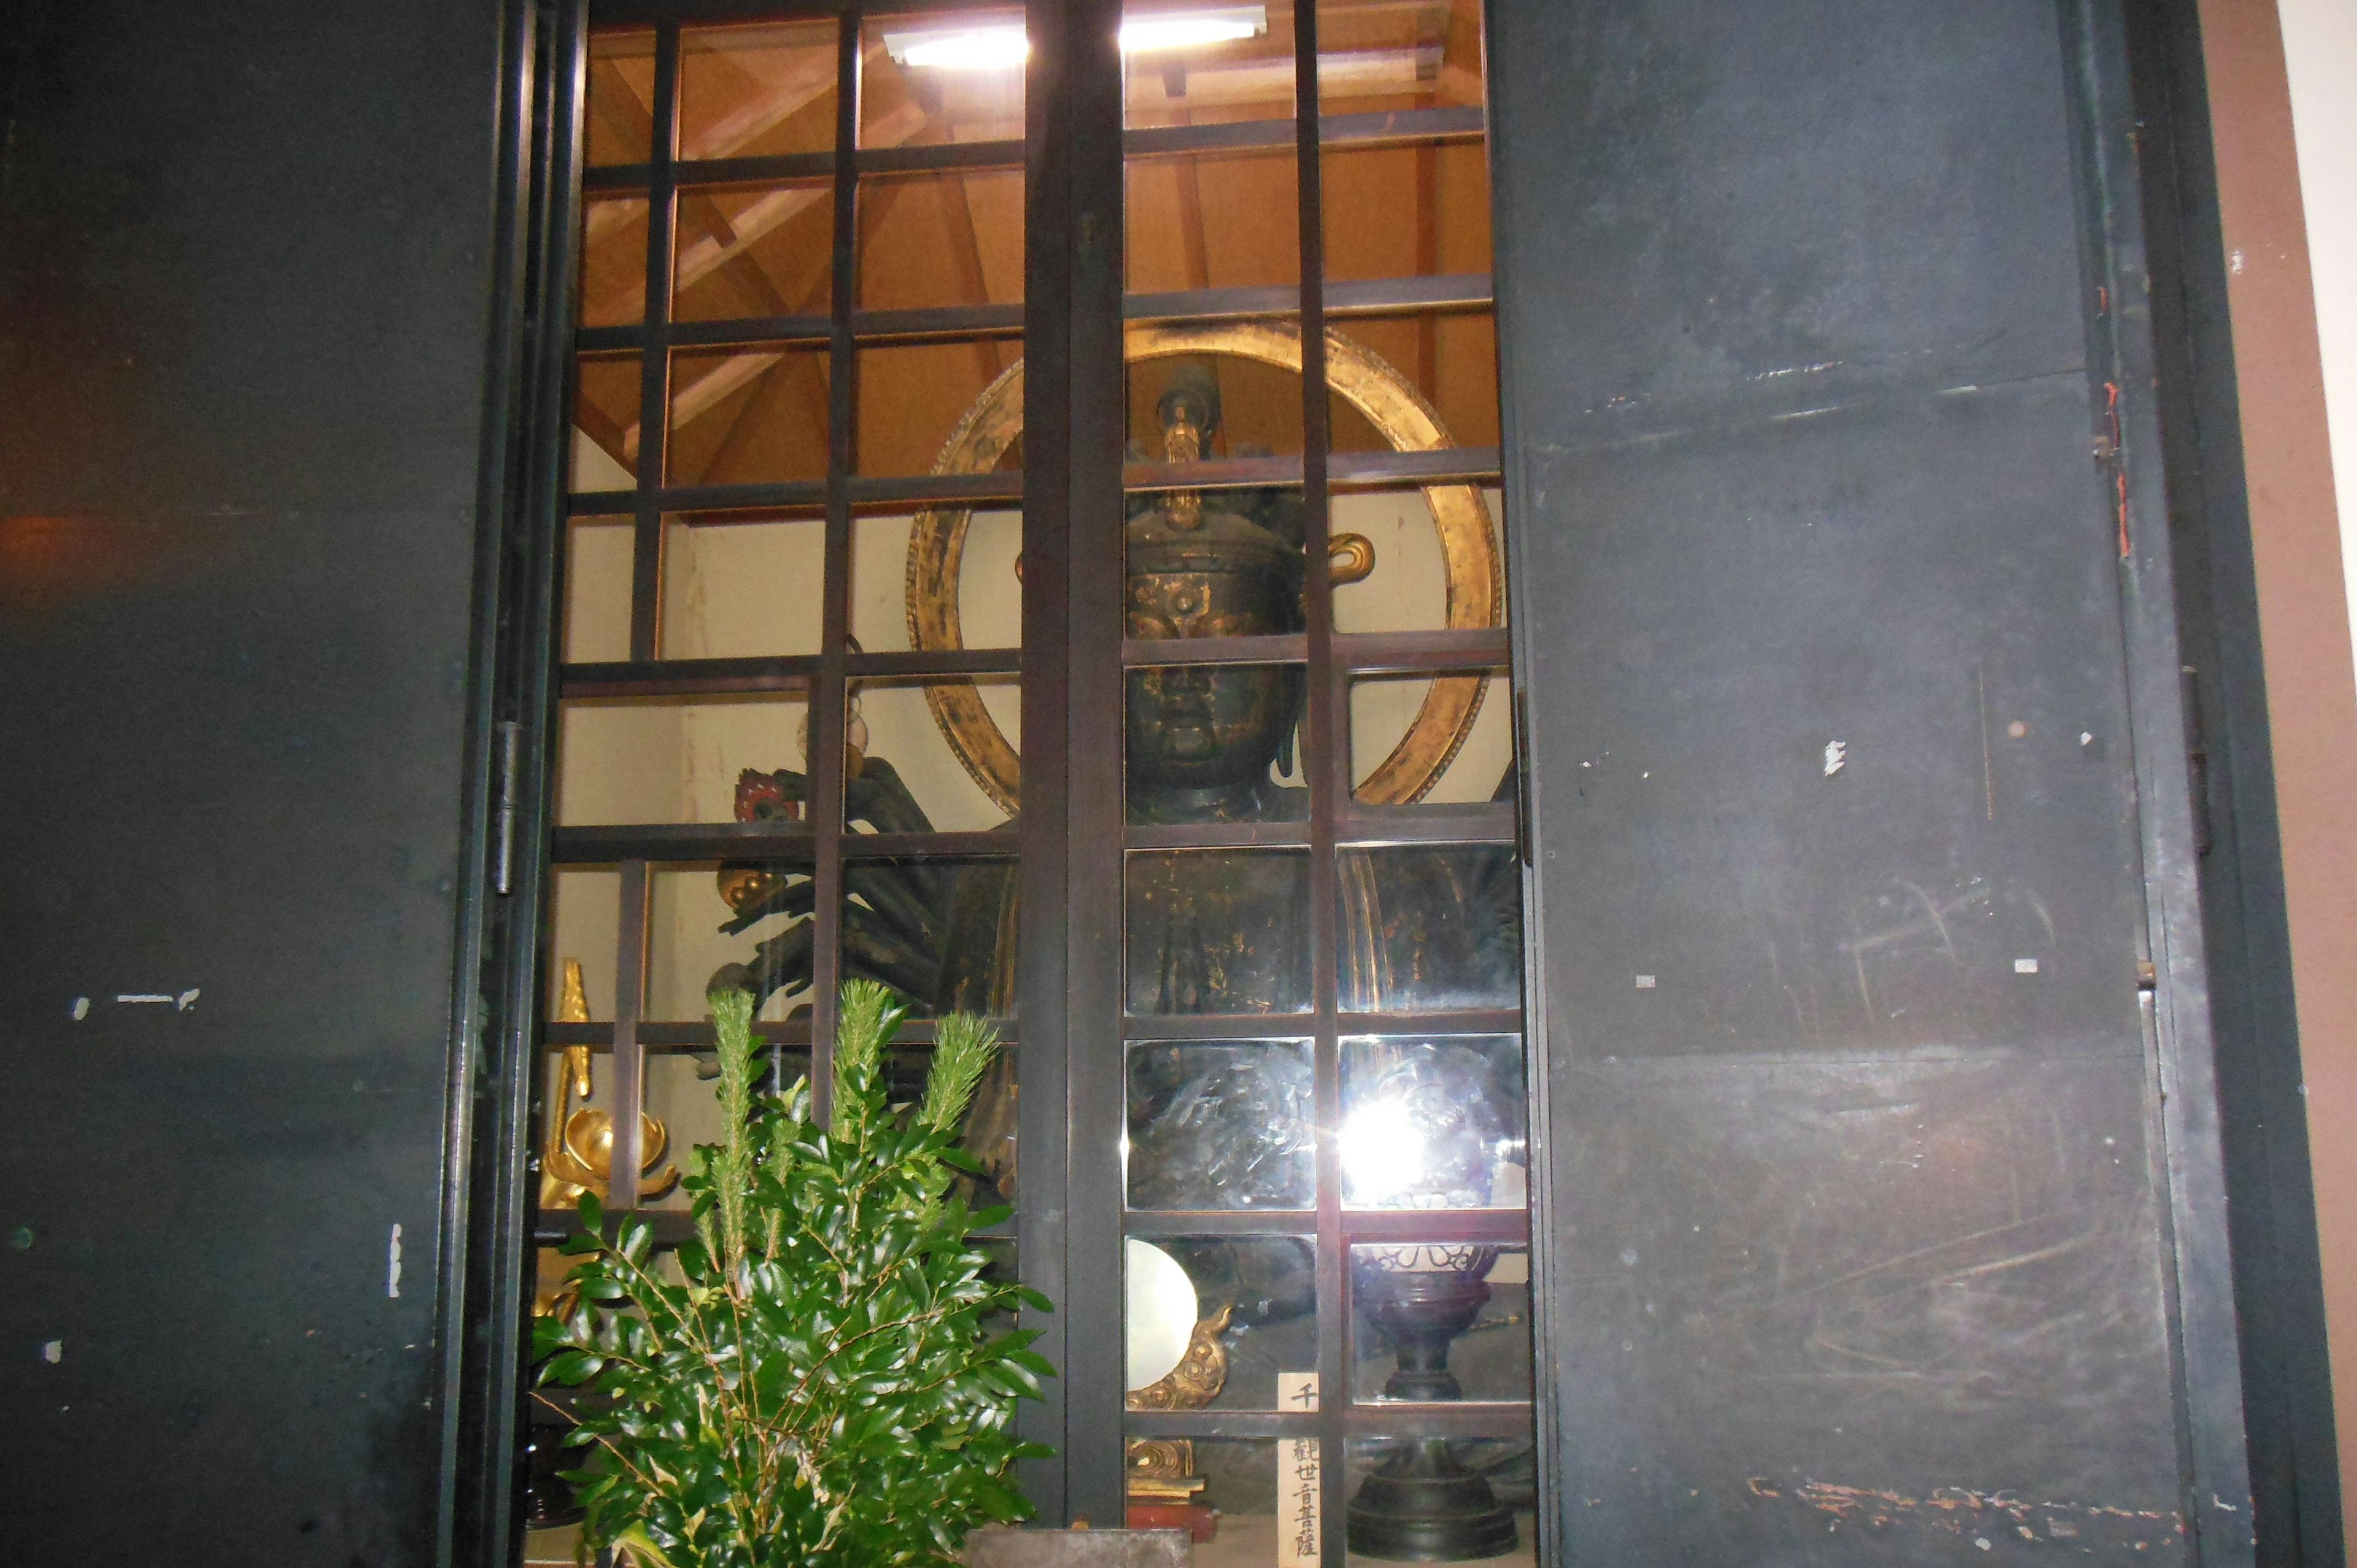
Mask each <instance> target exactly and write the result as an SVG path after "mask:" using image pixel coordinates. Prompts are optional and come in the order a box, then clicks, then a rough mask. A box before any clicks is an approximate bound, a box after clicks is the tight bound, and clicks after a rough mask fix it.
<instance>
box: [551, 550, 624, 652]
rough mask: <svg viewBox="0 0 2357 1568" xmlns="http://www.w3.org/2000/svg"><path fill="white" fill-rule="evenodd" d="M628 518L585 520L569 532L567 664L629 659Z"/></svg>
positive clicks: (566, 577)
mask: <svg viewBox="0 0 2357 1568" xmlns="http://www.w3.org/2000/svg"><path fill="white" fill-rule="evenodd" d="M634 534H635V530H634V528H633V527H632V524H631V521H630V519H629V518H627V517H583V518H576V519H574V520H573V521H572V523H571V525H570V526H568V527H567V528H566V529H565V622H564V626H565V631H564V645H563V648H562V650H560V652H559V655H558V657H559V658H561V659H562V660H564V661H565V662H566V663H568V664H588V663H596V662H601V661H608V660H624V659H628V658H629V657H630V571H631V566H630V561H631V542H632V539H633V536H634Z"/></svg>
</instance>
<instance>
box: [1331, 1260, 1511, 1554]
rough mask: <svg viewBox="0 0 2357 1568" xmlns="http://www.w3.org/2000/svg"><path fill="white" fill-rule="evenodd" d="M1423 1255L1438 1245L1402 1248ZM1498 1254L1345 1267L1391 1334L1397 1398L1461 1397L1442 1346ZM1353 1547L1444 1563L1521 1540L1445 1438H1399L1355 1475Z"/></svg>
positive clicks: (1387, 1385) (1507, 1513)
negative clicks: (1364, 1473) (1363, 1473)
mask: <svg viewBox="0 0 2357 1568" xmlns="http://www.w3.org/2000/svg"><path fill="white" fill-rule="evenodd" d="M1402 1251H1404V1252H1410V1253H1416V1252H1421V1253H1425V1254H1429V1253H1432V1252H1434V1251H1437V1249H1428V1248H1427V1249H1403V1250H1402ZM1495 1257H1496V1254H1495V1253H1493V1252H1491V1251H1488V1250H1486V1249H1484V1250H1481V1251H1478V1252H1477V1251H1472V1250H1466V1251H1464V1252H1463V1253H1462V1254H1461V1255H1459V1256H1457V1257H1455V1258H1453V1259H1452V1260H1451V1262H1452V1263H1453V1264H1454V1266H1448V1267H1439V1268H1432V1267H1426V1268H1402V1267H1397V1266H1393V1267H1385V1266H1383V1265H1384V1263H1386V1262H1393V1260H1391V1259H1388V1258H1385V1257H1383V1254H1381V1253H1377V1254H1375V1258H1376V1259H1377V1260H1378V1261H1374V1262H1369V1261H1363V1260H1362V1261H1361V1262H1360V1263H1359V1265H1358V1266H1357V1267H1356V1268H1355V1269H1354V1270H1353V1271H1352V1273H1353V1276H1354V1278H1353V1283H1355V1284H1356V1285H1357V1287H1358V1293H1359V1300H1360V1302H1361V1305H1363V1306H1364V1307H1365V1309H1366V1314H1367V1316H1369V1317H1370V1318H1372V1319H1373V1320H1374V1322H1375V1323H1376V1324H1377V1325H1379V1326H1381V1327H1382V1328H1383V1331H1384V1332H1385V1333H1386V1334H1388V1335H1390V1336H1391V1339H1392V1344H1393V1346H1394V1348H1395V1349H1396V1351H1397V1354H1398V1357H1399V1366H1398V1368H1397V1369H1395V1370H1394V1372H1393V1373H1392V1375H1391V1377H1390V1378H1389V1379H1387V1380H1385V1381H1384V1383H1383V1393H1384V1394H1385V1395H1386V1396H1387V1397H1389V1398H1391V1399H1395V1400H1414V1401H1417V1402H1429V1401H1434V1400H1453V1399H1459V1398H1462V1397H1463V1394H1464V1390H1463V1389H1462V1388H1461V1387H1460V1386H1459V1385H1458V1381H1457V1375H1456V1374H1455V1373H1454V1372H1451V1371H1450V1370H1449V1369H1448V1347H1449V1343H1450V1341H1452V1340H1454V1339H1455V1338H1456V1337H1458V1335H1459V1334H1462V1333H1464V1332H1465V1330H1466V1329H1468V1328H1469V1327H1471V1326H1472V1325H1473V1319H1474V1318H1475V1316H1478V1315H1479V1314H1480V1310H1481V1305H1482V1303H1484V1302H1486V1301H1488V1300H1489V1299H1490V1287H1489V1286H1488V1285H1486V1284H1484V1283H1482V1282H1481V1276H1482V1275H1483V1274H1485V1273H1489V1271H1490V1264H1491V1262H1494V1261H1495ZM1347 1519H1348V1525H1349V1531H1348V1533H1349V1541H1350V1547H1351V1551H1353V1552H1360V1553H1362V1554H1364V1555H1366V1556H1369V1557H1381V1558H1385V1559H1389V1560H1392V1561H1395V1562H1411V1563H1449V1562H1461V1561H1463V1560H1465V1559H1467V1558H1474V1557H1499V1556H1502V1555H1504V1554H1505V1553H1506V1552H1512V1550H1513V1549H1514V1547H1515V1545H1516V1544H1517V1541H1518V1537H1517V1535H1516V1533H1515V1530H1514V1516H1513V1513H1512V1510H1511V1509H1507V1508H1506V1506H1505V1505H1504V1504H1502V1503H1501V1502H1500V1501H1499V1500H1498V1496H1497V1494H1496V1493H1495V1492H1493V1491H1491V1489H1490V1483H1489V1481H1488V1480H1487V1479H1485V1478H1484V1477H1482V1476H1481V1475H1480V1472H1478V1471H1474V1470H1469V1469H1467V1468H1466V1467H1465V1466H1464V1465H1463V1464H1462V1463H1460V1462H1459V1461H1458V1458H1457V1456H1456V1455H1454V1454H1453V1453H1451V1452H1450V1451H1449V1447H1448V1439H1447V1438H1445V1437H1414V1438H1408V1439H1405V1440H1403V1441H1402V1442H1400V1443H1398V1444H1395V1445H1394V1447H1393V1448H1392V1450H1391V1452H1390V1453H1389V1454H1387V1455H1384V1457H1383V1463H1382V1464H1381V1465H1379V1466H1376V1467H1375V1470H1374V1473H1373V1474H1372V1475H1370V1476H1369V1477H1367V1478H1366V1479H1365V1480H1364V1481H1362V1482H1361V1483H1360V1484H1359V1491H1358V1495H1357V1496H1355V1497H1353V1498H1351V1506H1350V1509H1349V1510H1348V1515H1347Z"/></svg>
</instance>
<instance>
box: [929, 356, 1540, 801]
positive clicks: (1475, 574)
mask: <svg viewBox="0 0 2357 1568" xmlns="http://www.w3.org/2000/svg"><path fill="white" fill-rule="evenodd" d="M1182 354H1183V355H1211V354H1229V355H1233V356H1235V357H1237V358H1239V359H1246V360H1259V361H1261V362H1262V363H1264V364H1268V365H1275V366H1276V367H1277V368H1279V369H1280V370H1287V371H1293V372H1294V373H1295V374H1296V375H1298V374H1300V373H1301V334H1300V332H1299V331H1298V329H1297V328H1292V327H1289V326H1286V325H1284V324H1282V323H1278V322H1265V321H1238V322H1218V323H1213V324H1211V325H1206V326H1192V327H1133V328H1130V329H1129V330H1128V331H1127V332H1126V333H1125V334H1124V340H1123V357H1124V358H1125V360H1131V361H1133V362H1134V361H1135V360H1166V359H1171V358H1174V357H1177V356H1179V355H1182ZM1326 381H1327V384H1328V385H1329V386H1330V387H1331V388H1332V389H1333V390H1334V391H1336V392H1340V393H1341V394H1342V397H1343V399H1344V400H1345V401H1346V402H1348V403H1350V404H1351V407H1353V408H1355V409H1357V410H1358V411H1359V412H1360V413H1362V414H1364V415H1365V416H1366V418H1367V422H1368V423H1369V424H1372V425H1373V426H1374V427H1375V429H1376V430H1377V431H1379V432H1381V433H1382V435H1383V439H1384V440H1386V441H1388V442H1390V443H1391V444H1392V446H1393V447H1394V449H1395V450H1397V451H1402V452H1426V451H1431V450H1434V449H1436V448H1439V447H1444V446H1455V445H1456V442H1455V441H1454V440H1452V439H1451V438H1450V436H1449V435H1448V431H1447V430H1446V429H1444V428H1443V427H1442V425H1441V423H1440V416H1439V415H1438V414H1437V413H1434V412H1433V409H1432V405H1431V404H1430V403H1426V402H1425V401H1424V399H1423V397H1422V396H1420V395H1419V394H1418V393H1417V392H1416V391H1415V388H1414V387H1412V386H1410V385H1409V384H1408V382H1407V381H1406V379H1405V377H1403V376H1402V375H1401V374H1400V373H1399V372H1398V371H1395V370H1394V369H1393V368H1392V367H1391V366H1390V365H1387V364H1385V363H1384V362H1383V360H1381V359H1379V358H1377V357H1376V356H1375V355H1373V354H1372V353H1370V352H1368V351H1367V350H1366V349H1363V348H1361V347H1360V346H1359V345H1358V344H1356V343H1353V342H1352V341H1351V339H1350V338H1346V337H1344V336H1343V335H1342V334H1341V333H1340V332H1337V331H1334V330H1332V329H1330V328H1329V330H1328V331H1327V333H1326ZM1022 429H1023V364H1022V361H1021V360H1017V361H1016V363H1015V364H1013V365H1011V366H1009V367H1008V368H1007V369H1006V371H1005V372H1004V373H1002V374H1001V375H1000V376H999V378H998V379H997V380H996V381H993V382H991V384H990V385H989V386H988V387H987V388H985V390H984V392H983V393H982V395H981V396H980V397H978V398H976V399H975V400H974V405H973V406H972V407H970V408H968V409H967V410H966V413H965V417H964V418H963V420H961V421H959V423H958V427H957V429H956V430H955V431H953V432H952V434H951V435H950V438H949V441H948V442H947V443H946V444H945V445H944V446H942V454H941V456H940V457H939V458H938V459H936V460H935V461H934V464H933V472H934V473H936V474H979V473H987V472H989V471H990V470H992V469H994V468H996V467H998V463H999V459H1000V458H1001V457H1002V456H1005V454H1006V449H1007V447H1008V446H1010V445H1012V444H1013V442H1014V441H1015V439H1016V437H1017V435H1020V434H1021V433H1022ZM1424 498H1425V500H1426V503H1427V504H1429V505H1430V506H1431V508H1432V519H1433V523H1434V526H1435V527H1436V528H1437V530H1438V531H1439V534H1440V550H1441V557H1442V560H1443V561H1444V563H1445V564H1446V565H1447V567H1448V599H1447V617H1446V621H1445V624H1446V625H1447V626H1448V627H1449V628H1451V629H1452V630H1454V629H1459V628H1480V627H1492V626H1496V625H1497V624H1498V610H1499V606H1500V603H1501V596H1502V584H1501V573H1500V571H1499V564H1498V540H1497V535H1496V533H1495V532H1493V531H1492V529H1491V525H1490V511H1489V509H1488V508H1487V507H1485V506H1484V505H1482V503H1481V497H1480V492H1479V491H1477V490H1476V489H1474V487H1472V486H1471V485H1462V484H1458V485H1426V486H1425V487H1424ZM970 515H971V512H970V510H968V509H964V508H955V509H952V508H941V509H936V510H930V511H924V512H920V513H919V514H918V516H917V521H916V525H915V527H914V528H913V529H912V530H911V531H910V532H909V575H908V601H909V642H910V645H911V646H912V647H915V648H918V649H920V650H945V649H958V648H963V647H964V646H965V643H964V639H963V633H962V631H961V629H960V628H959V624H958V577H959V573H960V570H961V568H962V566H963V560H964V555H965V532H966V521H967V519H968V517H969V516H970ZM1484 684H1485V678H1484V677H1482V676H1480V675H1445V676H1439V677H1437V678H1435V679H1434V681H1433V682H1432V686H1431V689H1430V690H1429V691H1428V692H1426V693H1425V698H1424V703H1423V706H1422V707H1420V708H1419V709H1418V710H1417V712H1416V715H1415V723H1414V724H1412V725H1409V726H1408V731H1407V734H1406V735H1405V736H1402V737H1401V738H1400V743H1399V744H1398V745H1397V746H1394V747H1393V748H1392V751H1391V755H1390V756H1388V757H1384V758H1383V763H1382V764H1381V766H1379V767H1377V768H1376V769H1375V770H1374V771H1373V772H1372V773H1371V774H1369V775H1368V777H1367V779H1366V782H1364V783H1363V784H1361V785H1360V786H1359V787H1358V789H1357V790H1355V791H1354V793H1355V794H1356V795H1357V797H1358V799H1359V800H1361V801H1363V802H1365V803H1366V804H1369V805H1376V806H1397V805H1406V804H1409V803H1411V802H1413V801H1416V800H1422V799H1423V798H1424V796H1425V794H1426V791H1427V790H1429V789H1431V788H1432V786H1433V784H1434V783H1435V782H1436V781H1437V779H1439V778H1440V776H1441V775H1442V774H1443V773H1445V772H1447V771H1448V765H1449V764H1450V763H1451V762H1453V761H1455V760H1456V757H1457V753H1458V748H1460V747H1461V746H1464V744H1465V737H1466V736H1468V735H1469V734H1471V733H1472V729H1473V720H1474V718H1475V717H1476V716H1477V715H1478V714H1480V711H1481V693H1482V689H1483V686H1484ZM925 700H926V702H927V703H929V704H930V705H931V708H932V711H933V720H934V722H935V723H937V724H939V725H941V727H942V734H943V735H944V736H947V737H948V739H949V743H950V746H951V748H952V750H954V751H955V752H956V753H957V757H958V760H959V761H960V762H962V763H963V764H964V765H965V770H966V771H967V772H968V773H969V774H971V775H973V777H974V782H975V783H976V784H977V785H979V786H980V787H981V788H982V790H983V792H984V793H985V794H986V795H988V796H989V797H990V798H991V799H992V800H996V802H997V803H998V805H999V807H1000V809H1001V810H1003V811H1010V812H1011V811H1015V810H1016V809H1017V799H1018V797H1019V795H1020V793H1021V779H1022V764H1021V761H1020V759H1019V758H1018V757H1017V756H1016V754H1015V748H1014V747H1013V746H1009V745H1007V743H1006V736H1005V735H1004V734H1003V733H1001V731H1000V730H999V727H998V724H997V721H996V720H995V719H993V718H992V717H991V716H990V711H989V710H988V709H987V708H985V707H984V706H983V703H982V693H981V692H980V691H979V690H978V689H976V687H975V686H974V682H971V681H955V680H952V681H943V682H935V683H933V684H931V685H929V686H927V687H926V688H925Z"/></svg>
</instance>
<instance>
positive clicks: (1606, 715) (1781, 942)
mask: <svg viewBox="0 0 2357 1568" xmlns="http://www.w3.org/2000/svg"><path fill="white" fill-rule="evenodd" d="M2085 422H2086V386H2085V382H2084V380H2083V377H2080V376H2077V375H2068V374H2066V375H2060V376H2051V377H2044V378H2040V379H2038V380H2036V381H2019V382H2014V383H2011V384H2009V385H2006V386H2001V387H1994V388H1986V389H1973V390H1968V391H1954V392H1935V393H1930V394H1913V395H1900V394H1883V395H1879V396H1875V397H1857V398H1854V399H1852V400H1850V401H1848V402H1847V403H1842V404H1838V405H1835V406H1833V407H1829V408H1825V409H1824V410H1820V411H1815V412H1812V413H1808V414H1807V415H1805V416H1804V417H1799V418H1793V417H1789V416H1786V417H1780V416H1776V415H1769V416H1767V417H1765V418H1755V417H1748V416H1744V415H1737V416H1733V417H1725V418H1721V419H1717V420H1714V421H1710V422H1701V421H1697V422H1696V424H1695V425H1694V426H1693V427H1691V428H1688V429H1685V430H1681V431H1676V432H1672V433H1666V434H1663V435H1659V436H1656V437H1652V438H1649V439H1641V440H1638V441H1634V442H1629V443H1622V444H1616V445H1612V446H1596V447H1577V448H1570V449H1562V450H1554V451H1544V450H1543V451H1539V452H1536V453H1534V454H1532V455H1531V456H1530V457H1529V458H1528V459H1527V463H1528V473H1529V478H1530V487H1531V489H1530V494H1531V503H1530V504H1531V508H1532V511H1533V513H1534V514H1535V515H1534V516H1532V517H1530V518H1529V520H1528V521H1525V523H1524V526H1523V541H1524V546H1523V557H1522V560H1523V570H1524V571H1525V572H1526V573H1527V574H1528V575H1530V577H1531V579H1532V581H1533V582H1534V584H1545V585H1561V586H1562V587H1564V588H1566V589H1567V590H1568V591H1569V593H1570V595H1571V597H1570V599H1569V600H1568V601H1567V602H1564V601H1559V602H1558V603H1557V604H1555V605H1549V604H1546V603H1540V604H1537V605H1535V606H1534V613H1535V614H1536V615H1537V616H1538V617H1539V618H1540V620H1539V624H1538V625H1537V626H1535V627H1533V628H1530V632H1531V635H1530V637H1529V639H1528V642H1527V647H1528V650H1529V655H1530V664H1529V669H1530V678H1531V681H1532V687H1531V689H1532V690H1533V691H1534V693H1548V692H1558V693H1577V700H1576V701H1566V702H1563V703H1551V704H1546V705H1545V707H1544V712H1543V713H1539V712H1534V715H1533V717H1534V737H1533V738H1534V743H1535V746H1536V749H1535V752H1534V765H1535V771H1536V774H1537V789H1538V792H1539V795H1540V800H1541V807H1542V811H1543V813H1544V818H1543V820H1544V823H1545V828H1546V840H1547V842H1546V863H1545V864H1546V866H1547V868H1548V870H1549V872H1550V874H1551V875H1554V874H1557V873H1558V872H1559V873H1560V874H1561V875H1565V876H1566V878H1567V880H1566V884H1565V886H1566V897H1560V898H1555V899H1553V900H1551V901H1550V903H1549V905H1548V908H1547V929H1548V934H1549V944H1548V947H1547V950H1546V953H1545V964H1546V973H1545V979H1546V986H1547V994H1548V999H1549V1003H1550V1005H1551V1007H1552V1008H1554V1009H1555V1015H1556V1017H1557V1021H1558V1027H1557V1029H1556V1032H1555V1036H1554V1042H1555V1043H1554V1050H1555V1055H1556V1057H1557V1058H1558V1059H1561V1058H1564V1057H1566V1055H1573V1056H1579V1057H1598V1056H1610V1057H1626V1056H1631V1055H1657V1054H1678V1053H1686V1052H1713V1053H1718V1052H1725V1053H1735V1054H1746V1055H1748V1054H1755V1053H1760V1052H1767V1051H1792V1050H1803V1051H1839V1052H1865V1053H1869V1054H1877V1055H1879V1054H1883V1053H1888V1052H1891V1051H1943V1050H1957V1049H1968V1048H1975V1047H2004V1048H2009V1049H2018V1050H2023V1051H2027V1052H2029V1053H2031V1054H2033V1055H2045V1054H2050V1053H2070V1054H2077V1053H2084V1052H2088V1051H2096V1050H2109V1051H2112V1052H2115V1053H2126V1054H2129V1055H2136V1054H2140V1052H2141V1049H2142V1047H2141V1043H2140V1036H2139V1026H2138V1023H2137V1015H2136V996H2137V991H2136V962H2137V958H2138V946H2137V940H2138V933H2139V931H2140V929H2141V897H2140V890H2139V886H2138V883H2137V879H2136V878H2137V868H2136V837H2135V823H2134V820H2133V814H2132V813H2133V810H2134V799H2133V784H2132V779H2131V777H2130V774H2129V772H2128V770H2127V768H2126V753H2127V707H2126V692H2125V689H2124V685H2123V681H2122V669H2121V661H2120V644H2119V607H2118V589H2117V588H2116V587H2115V585H2114V583H2113V579H2112V571H2113V561H2114V559H2115V550H2114V548H2113V544H2112V529H2111V526H2110V524H2109V521H2108V520H2107V518H2106V517H2105V515H2104V506H2103V500H2104V497H2103V493H2102V487H2101V479H2102V476H2101V475H2100V474H2099V473H2098V472H2097V471H2096V469H2095V467H2094V465H2093V463H2092V462H2091V461H2090V460H2089V458H2088V455H2087V437H2086V434H2085ZM1534 700H1535V699H1534Z"/></svg>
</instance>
